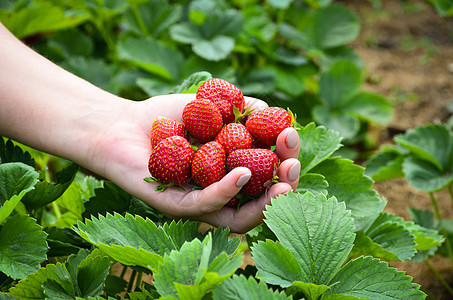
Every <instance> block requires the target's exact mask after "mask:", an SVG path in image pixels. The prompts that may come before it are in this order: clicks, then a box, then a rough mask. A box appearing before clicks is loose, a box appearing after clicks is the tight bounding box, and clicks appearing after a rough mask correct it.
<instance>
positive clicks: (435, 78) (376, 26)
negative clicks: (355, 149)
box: [343, 0, 453, 299]
mask: <svg viewBox="0 0 453 300" xmlns="http://www.w3.org/2000/svg"><path fill="white" fill-rule="evenodd" d="M343 3H345V4H346V5H347V6H349V7H350V8H351V9H353V10H354V11H355V12H356V13H357V14H358V15H359V17H360V20H361V24H362V29H361V33H360V36H359V37H358V38H357V39H356V40H355V41H354V42H353V43H352V44H351V46H352V48H353V49H354V50H355V51H356V52H357V53H358V54H359V55H360V57H361V58H362V59H363V61H364V64H365V67H366V69H367V73H368V79H367V82H366V84H365V86H364V89H365V90H369V91H374V92H377V93H379V94H381V95H383V96H385V97H387V98H388V99H389V100H391V101H392V102H393V103H394V107H395V117H394V119H393V121H392V122H390V123H389V124H386V125H385V126H383V127H381V128H376V129H375V132H374V134H375V136H376V138H377V139H378V142H379V144H380V145H382V144H389V143H390V144H392V143H393V137H394V136H395V134H398V133H401V132H404V131H406V130H407V129H410V128H415V127H416V126H419V125H422V124H427V123H440V122H442V123H444V122H447V120H448V119H449V118H450V117H451V115H452V106H453V105H452V104H453V101H452V99H453V18H444V17H441V16H440V15H439V14H438V13H437V12H436V11H435V10H434V8H433V7H432V6H431V4H429V2H428V1H422V0H419V1H418V0H413V1H399V0H388V1H386V0H381V1H371V0H370V1H364V0H345V1H343ZM372 3H376V4H378V5H379V4H380V5H381V7H379V8H378V7H373V5H372ZM374 188H375V189H376V190H377V191H378V192H379V194H380V195H382V196H384V197H385V198H386V199H387V201H388V204H387V207H386V209H385V210H386V211H388V212H391V213H394V214H396V215H399V216H401V217H403V218H404V219H406V220H409V219H410V216H409V212H408V207H416V208H419V209H428V210H433V209H432V204H431V200H430V198H429V195H427V194H425V193H421V192H418V191H416V190H415V189H414V188H412V187H411V186H409V185H408V184H407V182H406V181H405V180H404V179H395V180H390V181H385V182H377V183H375V185H374ZM435 197H436V199H437V201H438V204H439V207H440V210H441V214H442V217H445V218H452V216H453V204H452V200H451V199H450V196H449V194H448V192H438V193H435ZM429 263H430V264H431V265H432V266H433V267H434V268H435V269H436V270H437V271H439V272H440V273H441V275H442V276H443V277H444V279H445V280H446V281H448V282H449V283H450V285H453V266H452V263H451V262H450V260H449V259H446V258H442V257H439V256H436V257H434V258H432V259H430V260H429ZM391 265H392V266H394V267H396V268H397V269H399V270H401V271H405V272H406V274H408V275H410V276H413V281H414V282H416V283H418V284H420V285H421V286H422V290H424V291H425V292H426V293H427V294H428V295H429V296H428V299H453V296H452V295H451V294H449V293H448V292H447V291H446V290H445V288H444V287H443V285H442V284H441V283H440V281H439V280H438V279H436V277H435V276H434V274H433V273H432V272H431V271H430V269H429V268H428V267H427V265H426V264H424V263H421V264H415V263H407V262H398V263H391Z"/></svg>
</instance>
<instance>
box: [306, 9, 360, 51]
mask: <svg viewBox="0 0 453 300" xmlns="http://www.w3.org/2000/svg"><path fill="white" fill-rule="evenodd" d="M304 32H305V33H306V34H307V35H308V36H309V37H310V39H311V40H312V42H313V43H314V45H316V47H317V48H318V49H328V48H333V47H337V46H341V45H344V44H347V43H349V42H352V41H353V40H354V39H355V38H356V37H357V36H358V34H359V32H360V22H359V19H358V17H357V16H356V15H355V13H354V12H353V11H352V10H350V9H348V8H347V7H345V6H343V5H339V4H332V5H329V6H327V7H325V8H322V9H319V10H317V11H316V12H315V13H314V15H313V17H312V19H311V20H310V21H309V22H308V26H307V28H305V29H304Z"/></svg>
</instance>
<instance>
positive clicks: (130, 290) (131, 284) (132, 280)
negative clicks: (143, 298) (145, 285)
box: [127, 270, 137, 293]
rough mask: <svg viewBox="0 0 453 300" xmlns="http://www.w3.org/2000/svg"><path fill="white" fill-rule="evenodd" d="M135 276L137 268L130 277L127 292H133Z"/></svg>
mask: <svg viewBox="0 0 453 300" xmlns="http://www.w3.org/2000/svg"><path fill="white" fill-rule="evenodd" d="M135 276H137V270H132V274H131V278H130V279H129V285H128V286H127V292H128V293H130V292H132V287H133V285H134V281H135Z"/></svg>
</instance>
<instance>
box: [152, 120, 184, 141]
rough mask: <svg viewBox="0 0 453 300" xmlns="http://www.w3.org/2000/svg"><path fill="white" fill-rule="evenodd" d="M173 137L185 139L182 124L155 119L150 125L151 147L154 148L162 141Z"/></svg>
mask: <svg viewBox="0 0 453 300" xmlns="http://www.w3.org/2000/svg"><path fill="white" fill-rule="evenodd" d="M174 135H178V136H182V137H186V132H185V128H184V124H181V123H179V122H178V121H175V120H172V119H169V118H166V117H157V118H156V119H155V120H154V121H153V124H152V125H151V146H152V147H153V148H154V147H156V145H157V143H159V142H160V141H162V140H163V139H165V138H168V137H171V136H174Z"/></svg>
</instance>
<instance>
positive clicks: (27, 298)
mask: <svg viewBox="0 0 453 300" xmlns="http://www.w3.org/2000/svg"><path fill="white" fill-rule="evenodd" d="M48 280H52V281H54V282H56V283H57V284H58V285H60V286H61V288H62V289H63V290H64V291H66V294H71V295H74V293H75V291H74V287H73V285H72V281H71V278H70V275H69V273H68V270H67V269H66V267H65V265H64V264H61V263H57V264H56V265H53V264H48V265H47V266H46V267H45V268H41V269H39V270H38V271H37V272H36V273H33V274H31V275H29V276H28V277H27V278H26V279H24V280H21V281H19V283H18V284H17V285H16V286H14V287H12V288H11V289H10V290H9V294H10V295H11V296H13V297H15V298H18V299H21V300H36V299H45V298H46V297H45V295H44V289H43V284H44V282H46V281H48Z"/></svg>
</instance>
